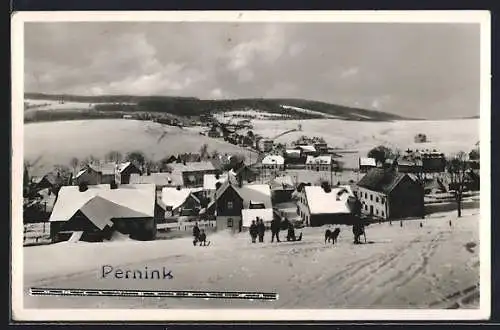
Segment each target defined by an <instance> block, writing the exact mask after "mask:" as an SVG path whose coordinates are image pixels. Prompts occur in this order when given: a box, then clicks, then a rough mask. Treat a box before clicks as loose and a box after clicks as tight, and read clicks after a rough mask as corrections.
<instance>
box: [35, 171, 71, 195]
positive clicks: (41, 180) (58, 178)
mask: <svg viewBox="0 0 500 330" xmlns="http://www.w3.org/2000/svg"><path fill="white" fill-rule="evenodd" d="M69 179H70V178H69V177H64V176H62V175H61V174H60V173H52V172H51V173H47V174H45V175H44V176H41V177H35V178H33V181H32V182H33V184H34V189H35V191H39V190H42V189H49V190H50V191H51V192H53V193H55V192H56V190H57V188H58V187H60V186H63V185H66V184H68V183H69V181H70V180H69Z"/></svg>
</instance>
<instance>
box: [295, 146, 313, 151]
mask: <svg viewBox="0 0 500 330" xmlns="http://www.w3.org/2000/svg"><path fill="white" fill-rule="evenodd" d="M298 147H299V148H300V149H302V150H304V151H310V152H316V148H315V147H314V146H310V145H308V146H298Z"/></svg>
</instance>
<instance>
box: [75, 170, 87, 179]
mask: <svg viewBox="0 0 500 330" xmlns="http://www.w3.org/2000/svg"><path fill="white" fill-rule="evenodd" d="M85 172H87V170H86V169H84V170H80V172H78V173H77V174H76V175H75V178H79V177H80V176H81V175H82V174H83V173H85Z"/></svg>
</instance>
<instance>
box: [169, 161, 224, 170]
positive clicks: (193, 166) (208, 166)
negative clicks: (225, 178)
mask: <svg viewBox="0 0 500 330" xmlns="http://www.w3.org/2000/svg"><path fill="white" fill-rule="evenodd" d="M169 166H170V167H171V168H172V170H173V171H177V172H198V171H213V170H215V167H214V165H213V164H212V163H211V162H188V163H186V165H184V164H183V163H171V164H169Z"/></svg>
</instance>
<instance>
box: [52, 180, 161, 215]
mask: <svg viewBox="0 0 500 330" xmlns="http://www.w3.org/2000/svg"><path fill="white" fill-rule="evenodd" d="M97 196H98V197H99V198H95V197H97ZM154 205H155V187H154V185H149V184H140V185H134V184H125V185H120V186H118V188H117V189H110V185H108V184H101V185H92V186H88V189H87V190H86V191H83V192H81V191H79V187H78V186H64V187H62V188H61V190H60V191H59V194H58V197H57V201H56V203H55V205H54V209H53V211H52V214H51V215H50V219H49V221H68V220H69V219H71V217H73V215H74V214H75V213H76V212H77V211H79V210H80V211H82V212H83V213H84V214H85V215H86V216H87V217H89V219H90V218H91V217H94V218H95V219H104V218H105V219H108V220H109V219H112V218H120V217H152V216H154ZM91 220H92V219H91ZM99 221H100V220H99ZM99 221H97V222H98V223H100V222H99ZM103 221H104V220H103Z"/></svg>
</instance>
